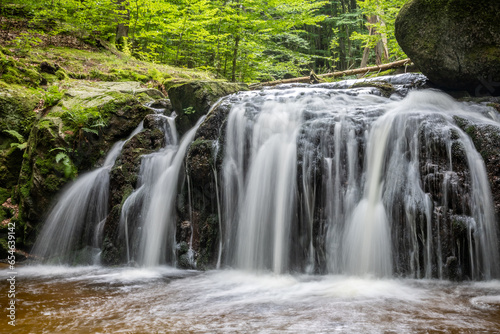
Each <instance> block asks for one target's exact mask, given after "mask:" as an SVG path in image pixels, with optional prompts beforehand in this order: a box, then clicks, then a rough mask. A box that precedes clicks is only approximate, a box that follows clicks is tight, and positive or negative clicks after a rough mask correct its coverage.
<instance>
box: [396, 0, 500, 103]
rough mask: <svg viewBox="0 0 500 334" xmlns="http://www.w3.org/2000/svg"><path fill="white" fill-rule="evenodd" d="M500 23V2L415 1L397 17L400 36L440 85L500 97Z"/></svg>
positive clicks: (409, 51) (403, 45) (421, 66)
mask: <svg viewBox="0 0 500 334" xmlns="http://www.w3.org/2000/svg"><path fill="white" fill-rule="evenodd" d="M498 22H500V2H499V1H497V0H483V1H477V2H474V1H466V0H412V1H410V2H408V3H407V4H406V5H405V6H404V7H403V8H402V9H401V11H400V12H399V14H398V16H397V18H396V23H395V28H396V38H397V41H398V43H399V45H400V46H401V48H402V49H403V50H404V51H405V52H406V54H407V55H408V56H409V57H410V58H411V60H412V61H413V62H414V63H415V64H416V65H417V67H418V68H419V69H420V70H421V71H422V73H423V74H425V75H426V76H427V77H428V78H429V80H430V81H431V82H433V83H434V84H435V85H437V86H438V87H441V88H444V89H453V90H466V91H468V92H469V93H471V94H474V95H476V96H477V95H500V25H499V24H498Z"/></svg>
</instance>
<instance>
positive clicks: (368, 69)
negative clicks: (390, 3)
mask: <svg viewBox="0 0 500 334" xmlns="http://www.w3.org/2000/svg"><path fill="white" fill-rule="evenodd" d="M410 64H411V59H410V58H407V59H403V60H398V61H395V62H392V63H387V64H382V65H376V66H369V67H362V68H356V69H353V70H346V71H339V72H333V73H326V74H320V75H316V74H314V72H311V75H310V76H308V77H300V78H292V79H284V80H275V81H268V82H260V83H256V84H252V85H250V86H249V88H250V89H257V88H260V87H262V86H276V85H281V84H288V83H316V82H317V78H319V79H322V78H332V77H333V78H336V77H343V76H346V75H355V74H366V73H369V72H378V71H385V70H390V69H392V68H398V67H402V66H407V65H410Z"/></svg>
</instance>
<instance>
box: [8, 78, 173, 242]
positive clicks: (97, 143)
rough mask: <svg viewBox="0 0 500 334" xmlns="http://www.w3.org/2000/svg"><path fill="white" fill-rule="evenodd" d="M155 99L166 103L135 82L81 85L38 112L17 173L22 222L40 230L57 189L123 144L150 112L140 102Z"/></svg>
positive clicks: (18, 199)
mask: <svg viewBox="0 0 500 334" xmlns="http://www.w3.org/2000/svg"><path fill="white" fill-rule="evenodd" d="M158 98H164V96H163V94H162V93H161V92H159V91H157V90H152V89H147V88H141V87H140V83H136V82H119V83H112V82H111V83H110V82H104V83H99V82H83V83H77V84H75V85H74V86H73V87H71V88H69V89H67V90H66V91H65V92H64V95H63V96H62V98H61V99H60V101H59V102H58V103H57V104H56V105H54V106H53V107H51V108H49V109H47V110H45V111H44V112H43V114H42V113H40V114H41V115H39V117H38V119H37V120H36V122H34V124H33V126H32V128H31V131H30V133H29V138H28V140H27V147H26V151H25V152H24V156H23V162H22V166H21V171H20V174H19V181H18V186H17V196H16V197H17V198H16V201H17V202H18V203H19V208H20V218H21V220H22V221H23V222H25V223H26V224H28V226H30V227H34V228H38V227H39V223H40V222H41V221H42V220H43V214H44V213H45V212H47V209H48V208H50V204H51V202H52V200H53V199H54V197H55V196H56V194H57V193H58V192H59V190H60V189H61V188H62V187H63V186H64V185H65V184H66V183H68V182H69V181H71V180H72V179H74V178H75V177H76V176H77V175H79V174H80V173H82V172H84V171H87V170H89V169H91V168H93V167H95V166H96V165H99V164H100V163H102V162H103V160H104V157H105V155H106V152H108V151H109V150H110V148H111V146H112V145H113V144H114V143H115V142H116V141H118V140H121V139H125V138H126V137H127V136H128V135H129V134H130V133H131V132H132V131H133V129H135V128H136V127H137V126H138V124H139V123H140V122H141V121H142V120H143V118H144V117H145V116H146V115H147V114H150V113H153V111H152V110H151V109H149V108H147V107H145V106H144V103H147V102H153V101H155V99H158ZM26 232H27V233H28V234H30V232H31V229H27V230H26ZM33 235H34V233H33V234H32V236H33ZM26 242H27V243H29V242H30V240H27V241H26Z"/></svg>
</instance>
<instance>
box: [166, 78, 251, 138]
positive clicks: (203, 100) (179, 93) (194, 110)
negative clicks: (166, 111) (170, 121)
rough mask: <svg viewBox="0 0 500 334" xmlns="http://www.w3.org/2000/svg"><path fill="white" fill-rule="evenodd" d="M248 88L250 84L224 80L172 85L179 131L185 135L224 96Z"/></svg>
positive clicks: (172, 96)
mask: <svg viewBox="0 0 500 334" xmlns="http://www.w3.org/2000/svg"><path fill="white" fill-rule="evenodd" d="M242 90H248V86H247V85H245V84H239V83H230V82H222V81H189V82H185V83H181V84H177V85H175V86H172V87H170V88H169V90H168V96H169V97H170V101H171V102H172V106H173V108H174V111H175V112H176V113H177V118H176V120H175V122H176V125H177V131H178V132H179V134H180V135H183V134H184V133H185V132H186V131H187V130H189V129H190V128H192V127H193V126H194V125H195V124H196V122H197V121H198V119H199V118H200V117H201V116H203V115H205V114H206V113H207V112H208V111H209V109H210V107H211V106H212V105H213V104H214V103H215V102H217V100H218V99H219V98H221V97H223V96H226V95H229V94H232V93H235V92H238V91H242Z"/></svg>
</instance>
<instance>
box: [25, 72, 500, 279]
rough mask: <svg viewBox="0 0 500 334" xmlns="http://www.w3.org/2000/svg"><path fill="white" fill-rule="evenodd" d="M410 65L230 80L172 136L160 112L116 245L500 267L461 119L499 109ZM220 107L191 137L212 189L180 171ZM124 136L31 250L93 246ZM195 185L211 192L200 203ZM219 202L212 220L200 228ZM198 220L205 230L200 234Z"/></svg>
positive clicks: (454, 270) (268, 267)
mask: <svg viewBox="0 0 500 334" xmlns="http://www.w3.org/2000/svg"><path fill="white" fill-rule="evenodd" d="M405 78H406V79H405ZM408 78H410V79H411V80H416V81H418V80H421V76H418V75H417V76H414V77H411V76H410V77H408V76H403V77H398V76H395V77H389V78H385V79H384V80H386V81H388V82H390V83H392V84H393V85H394V88H395V93H394V94H392V95H391V96H390V97H384V96H383V95H382V94H381V93H380V91H379V90H378V89H377V88H374V87H365V88H355V89H347V87H348V86H350V85H352V83H353V82H352V81H344V82H340V83H332V84H320V85H291V86H282V87H277V88H272V89H264V90H261V91H249V92H241V93H239V94H236V95H232V96H230V97H228V98H226V99H225V100H224V101H222V102H221V103H216V105H215V106H214V107H213V108H212V109H211V110H210V111H209V115H208V116H207V117H212V116H214V114H215V117H213V118H211V121H210V122H208V121H207V122H203V121H204V119H205V118H204V117H202V118H201V119H200V120H199V121H198V123H197V125H196V126H195V127H193V128H192V129H191V130H190V131H188V132H187V133H186V134H185V135H184V137H183V138H182V139H181V140H179V139H178V134H177V132H176V128H175V116H172V117H167V116H163V115H157V116H156V117H157V118H158V121H159V124H162V126H163V131H164V133H165V143H166V145H165V146H164V147H163V148H162V149H160V150H159V151H157V152H154V153H151V154H148V155H144V156H142V158H141V166H140V171H139V175H138V182H137V185H136V189H135V190H134V191H133V192H132V193H131V194H130V195H129V196H128V197H127V199H126V200H125V201H124V202H123V204H122V206H121V213H120V218H119V220H120V221H119V225H118V228H119V232H120V234H119V236H118V239H119V240H118V242H123V245H122V246H124V247H122V246H120V247H117V249H122V250H123V253H124V254H121V255H122V256H123V258H125V257H126V259H127V262H130V263H134V262H136V263H138V264H139V265H141V266H144V267H152V266H158V265H162V264H168V265H174V266H175V265H176V263H177V253H178V251H177V248H178V247H179V243H180V242H181V241H182V242H184V241H185V242H188V241H189V250H188V256H189V261H190V264H192V265H193V266H194V265H196V259H197V256H198V255H199V254H197V253H196V252H198V249H197V247H200V248H201V247H206V248H204V249H203V250H204V251H205V250H206V249H210V250H211V251H212V252H215V253H217V254H215V253H214V254H206V253H204V254H203V256H205V257H206V258H210V259H212V261H213V262H214V263H213V266H214V267H215V266H216V268H217V269H218V268H221V267H233V268H238V269H243V270H247V271H253V272H263V271H270V272H273V273H276V274H283V273H289V272H305V273H309V274H313V273H321V274H343V275H355V276H369V277H392V276H394V275H397V276H404V277H410V278H427V279H430V278H439V279H454V278H457V277H460V278H470V279H491V278H498V277H500V255H499V244H498V228H497V217H496V216H495V203H494V201H493V198H492V192H491V189H490V184H489V180H488V175H487V173H486V166H485V162H484V161H483V159H482V156H481V154H480V153H479V152H478V150H477V149H476V147H475V145H474V143H475V141H474V140H473V138H471V135H470V134H468V130H467V131H466V130H464V129H465V127H464V125H463V124H462V123H463V122H468V124H469V123H470V125H471V126H490V127H492V128H494V129H496V130H495V131H500V123H499V121H498V119H499V118H498V115H496V114H495V113H493V112H492V111H491V109H488V108H486V107H484V106H483V107H481V106H479V105H474V104H465V103H459V102H457V101H455V100H453V99H452V98H450V97H449V96H447V95H446V94H444V93H441V92H438V91H433V90H410V89H409V88H408V85H407V79H408ZM412 78H413V79H412ZM405 80H406V81H405ZM219 104H220V105H224V106H223V107H221V106H220V105H219ZM228 106H229V107H228ZM219 108H220V109H219ZM224 108H226V109H224ZM218 112H220V114H217V113H218ZM226 116H227V118H226ZM208 119H210V118H207V120H208ZM221 119H222V120H224V121H221V122H220V123H218V124H217V126H218V127H221V128H218V130H220V131H219V132H218V133H219V134H222V135H223V137H221V138H220V139H221V140H220V141H217V140H214V139H208V138H201V140H203V141H207V142H208V141H210V140H211V141H212V145H211V146H209V145H207V146H209V147H210V154H211V155H212V156H210V158H207V161H209V164H210V166H209V169H211V173H209V174H211V175H207V176H206V177H207V178H210V177H211V176H212V174H213V177H214V178H215V182H214V188H213V190H214V191H215V192H216V194H214V195H215V197H211V198H212V199H215V200H212V202H211V203H209V202H210V199H208V198H209V197H208V196H205V194H200V193H199V188H200V185H199V184H196V183H197V182H199V180H200V176H199V175H197V176H196V177H195V178H191V177H190V176H189V175H185V173H184V168H183V166H184V159H185V156H186V154H187V152H188V150H189V147H190V145H191V143H192V141H193V140H194V139H195V137H196V132H197V129H198V127H200V126H202V127H203V126H210V124H208V123H212V124H215V123H217V122H219V120H221ZM460 120H462V121H460ZM202 123H203V124H202ZM207 124H208V125H207ZM204 130H206V128H205V129H204ZM209 132H210V133H215V132H217V131H208V132H205V133H209ZM123 143H124V142H119V143H117V144H116V145H115V146H114V147H113V149H112V150H111V151H110V153H109V154H108V156H107V159H106V162H105V163H104V165H103V167H101V168H99V169H96V170H94V171H92V172H89V173H87V174H84V175H82V176H81V177H79V178H78V179H77V180H76V181H75V182H74V183H73V184H72V185H70V186H68V187H67V189H66V190H64V191H63V192H62V194H61V198H60V200H59V201H58V202H57V204H56V206H55V207H54V208H53V209H52V211H51V212H50V214H49V217H48V219H47V221H46V224H45V225H44V228H43V230H42V232H41V234H40V236H39V238H38V239H37V242H36V244H35V247H34V253H35V254H37V255H40V256H43V257H47V258H54V257H55V258H57V257H59V258H60V259H61V260H64V261H68V260H70V259H68V256H69V255H68V254H70V253H71V250H74V249H82V248H83V247H84V246H87V245H88V246H94V247H99V244H100V238H101V237H102V236H101V231H102V228H103V225H104V221H105V218H106V215H107V206H106V204H107V202H108V201H107V197H108V187H109V170H110V168H111V167H112V166H113V164H114V160H115V159H116V157H117V156H118V154H119V152H120V150H121V148H122V146H123ZM202 151H203V149H202V148H200V152H201V153H200V154H204V153H205V151H203V152H202ZM219 153H221V154H220V155H219ZM219 156H220V157H222V160H218V159H219ZM188 170H189V169H188ZM185 180H188V189H187V192H186V191H183V188H182V185H184V181H185ZM197 191H198V193H196V192H197ZM210 195H212V194H210ZM203 196H205V197H203ZM199 198H201V200H200V202H201V201H205V199H207V200H206V202H204V203H202V204H203V205H200V207H202V208H201V209H200V208H199V207H196V205H197V204H196V203H197V201H198V199H199ZM186 202H189V203H186ZM193 203H194V209H193V211H191V210H192V204H193ZM210 205H212V206H213V207H211V208H210ZM207 208H208V209H207ZM176 209H179V210H176ZM194 210H199V211H197V212H195V211H194ZM210 210H212V211H210ZM177 211H179V212H180V215H181V216H182V215H184V218H185V219H188V218H187V213H189V216H190V218H189V219H190V220H191V222H190V227H191V233H190V234H189V235H188V234H186V235H185V236H179V235H177V233H176V232H177V230H178V228H179V223H180V219H178V217H177ZM215 215H217V219H218V221H217V223H218V224H212V225H210V228H208V227H207V228H206V227H202V228H200V226H202V224H203V219H205V217H207V216H210V219H213V218H214V217H215ZM200 217H201V218H200ZM197 219H199V221H197V222H196V223H197V224H195V223H194V222H193V220H197ZM207 219H208V218H207ZM212 221H215V220H212ZM207 222H208V221H207ZM198 223H199V224H198ZM207 224H209V223H207ZM215 225H216V226H215ZM207 226H208V225H207ZM204 228H205V229H206V230H210V233H212V235H211V236H210V237H209V238H204V239H203V240H202V238H201V237H200V234H201V233H205V232H203V229H204ZM213 235H217V237H213ZM183 238H187V239H183ZM200 240H202V241H200ZM200 243H204V246H199V245H200ZM72 256H73V257H75V255H72ZM71 260H72V259H71ZM208 261H210V260H208Z"/></svg>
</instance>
